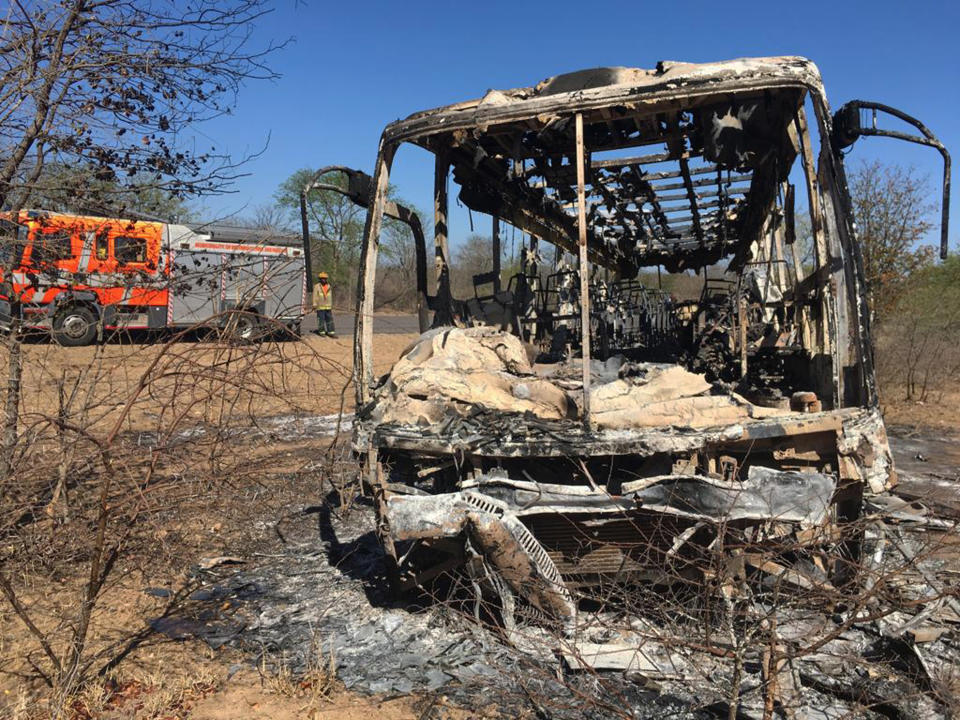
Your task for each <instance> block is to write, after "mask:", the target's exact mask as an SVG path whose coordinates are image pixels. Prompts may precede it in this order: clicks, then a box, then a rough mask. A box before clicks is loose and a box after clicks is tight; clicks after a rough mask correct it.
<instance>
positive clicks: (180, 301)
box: [168, 250, 222, 325]
mask: <svg viewBox="0 0 960 720" xmlns="http://www.w3.org/2000/svg"><path fill="white" fill-rule="evenodd" d="M221 257H222V256H221V255H220V254H218V253H208V252H194V251H192V250H178V251H176V252H175V253H174V255H173V267H172V268H171V273H170V290H169V292H170V310H169V314H168V324H170V325H193V324H195V323H198V322H203V321H205V320H209V319H210V318H211V317H212V316H214V315H216V314H217V312H219V310H220V275H221Z"/></svg>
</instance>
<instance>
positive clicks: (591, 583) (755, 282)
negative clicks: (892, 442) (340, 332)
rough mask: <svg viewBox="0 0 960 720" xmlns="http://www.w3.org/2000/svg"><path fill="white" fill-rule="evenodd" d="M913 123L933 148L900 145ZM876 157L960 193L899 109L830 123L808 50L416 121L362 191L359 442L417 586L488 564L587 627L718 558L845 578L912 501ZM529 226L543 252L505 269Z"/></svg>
mask: <svg viewBox="0 0 960 720" xmlns="http://www.w3.org/2000/svg"><path fill="white" fill-rule="evenodd" d="M890 115H893V116H895V117H896V118H898V119H899V121H902V122H905V123H907V124H908V126H912V128H914V129H915V130H916V132H913V131H911V132H903V131H897V130H884V129H881V128H880V126H879V124H878V122H877V119H878V118H879V117H883V118H884V119H885V121H887V118H888V116H890ZM870 116H872V121H870V120H869V117H870ZM865 118H866V119H867V121H866V122H863V121H864V120H865ZM862 135H888V136H894V137H900V138H902V139H906V140H910V141H913V142H918V143H921V144H924V145H928V146H931V147H934V148H936V149H938V150H940V151H941V153H942V154H943V156H944V160H945V180H946V181H947V182H946V183H945V187H944V193H945V195H946V193H947V191H948V188H949V156H948V155H947V153H946V150H944V149H943V146H942V145H941V144H940V143H939V142H938V141H937V140H936V138H934V137H933V136H932V135H931V134H930V133H929V131H928V130H927V129H926V128H925V127H923V126H922V125H921V124H920V123H919V122H917V121H916V120H914V119H913V118H911V117H910V116H908V115H905V114H904V113H901V112H899V111H897V110H894V109H893V108H888V107H886V106H882V105H878V104H875V103H865V102H855V103H852V104H850V105H847V106H844V107H843V108H841V109H840V110H839V111H838V112H837V113H836V114H832V113H831V111H830V108H829V105H828V103H827V98H826V95H825V93H824V88H823V84H822V82H821V79H820V74H819V71H818V70H817V68H816V66H815V65H814V64H813V63H812V62H810V61H809V60H806V59H803V58H798V57H773V58H756V59H740V60H733V61H729V62H717V63H707V64H688V63H667V62H664V63H660V64H659V65H658V66H657V67H656V68H654V69H649V70H645V69H638V68H620V67H616V68H601V69H595V70H588V71H583V72H575V73H570V74H567V75H560V76H556V77H552V78H548V79H547V80H544V81H542V82H540V83H539V84H537V85H535V86H531V87H524V88H518V89H513V90H491V91H489V92H487V94H486V95H484V96H483V97H482V98H480V99H478V100H471V101H467V102H463V103H459V104H456V105H451V106H448V107H441V108H438V109H435V110H429V111H425V112H420V113H416V114H414V115H411V116H410V117H408V118H407V119H405V120H400V121H398V122H395V123H393V124H391V125H389V126H388V127H387V128H386V129H385V130H384V132H383V135H382V138H381V141H380V147H379V153H378V156H377V164H376V168H375V173H374V175H373V177H372V179H371V180H370V187H369V188H368V191H366V192H358V193H356V196H357V197H358V198H360V199H361V201H362V202H364V203H366V204H367V205H368V216H367V220H366V227H365V235H364V244H363V256H362V261H361V268H360V282H359V296H358V300H357V317H358V323H357V329H356V336H355V361H356V362H355V373H356V393H357V398H356V400H357V407H358V408H359V410H358V414H357V418H356V422H355V425H354V439H353V441H354V443H355V449H356V451H357V452H358V453H359V454H360V455H361V456H362V457H363V459H364V461H365V462H364V477H365V479H366V482H367V483H368V484H369V485H370V486H371V488H372V489H373V491H374V498H375V500H376V503H375V504H376V511H377V514H378V523H379V531H380V536H381V539H382V541H383V543H384V546H385V548H386V551H387V554H388V556H389V558H390V562H391V570H392V575H393V579H394V581H395V582H396V583H398V584H399V586H400V587H401V588H403V587H407V588H410V587H416V586H427V585H428V584H430V583H433V582H436V580H437V579H438V578H442V577H449V576H450V575H451V574H456V573H457V572H460V571H463V570H470V569H471V568H473V570H470V571H471V572H473V573H474V577H478V575H477V573H476V572H475V570H476V567H477V566H478V565H479V566H482V567H483V568H484V571H483V573H481V575H482V576H483V583H482V584H483V586H484V587H485V588H486V590H485V591H486V592H488V593H490V594H492V595H494V596H496V597H498V598H499V601H500V605H501V607H502V608H504V609H505V610H509V609H510V608H517V607H525V608H527V609H528V610H529V611H530V612H532V613H534V614H535V615H537V616H538V617H541V618H549V619H551V620H553V621H556V622H560V623H562V624H569V623H570V622H572V620H573V618H574V616H575V614H576V612H577V604H578V601H579V598H582V597H584V596H589V595H590V593H591V592H593V590H591V589H596V588H601V587H602V588H607V589H609V588H610V587H613V586H622V585H625V584H636V583H656V584H664V583H673V582H688V581H691V580H697V579H700V580H703V579H704V578H705V577H706V576H707V575H708V574H709V573H711V572H712V573H714V574H715V573H716V567H717V566H716V563H715V562H713V561H712V560H711V557H712V555H713V554H714V553H716V552H717V548H727V549H730V548H734V549H735V552H736V554H737V556H738V558H739V564H738V567H739V568H740V571H739V572H740V573H741V574H744V573H746V574H749V575H758V576H763V575H764V574H771V573H772V574H777V573H780V574H781V575H782V574H783V573H787V572H789V573H791V577H793V578H794V580H795V581H796V583H798V584H800V585H806V586H810V587H813V586H816V585H817V584H818V583H820V584H829V583H833V584H834V586H836V585H837V584H838V583H840V582H841V581H842V580H843V576H844V573H846V572H848V571H849V568H850V567H852V566H853V565H854V562H852V561H855V560H856V559H857V554H858V553H859V552H860V550H859V544H858V535H857V532H855V531H854V530H853V528H854V527H855V526H856V523H855V521H856V519H857V518H858V517H859V516H860V514H861V507H862V501H863V498H864V495H865V494H868V493H882V492H884V491H885V490H887V489H889V488H890V487H891V485H892V484H894V483H895V482H896V475H895V472H894V467H893V462H892V458H891V454H890V450H889V447H888V443H887V439H886V434H885V429H884V425H883V421H882V418H881V415H880V413H879V410H878V403H877V389H876V383H875V378H874V365H873V353H872V346H871V337H870V317H869V311H868V305H867V288H866V287H865V283H864V273H863V264H862V257H861V249H860V247H859V245H858V242H857V237H856V233H855V224H854V218H853V217H852V211H851V202H850V197H849V193H848V189H847V181H846V179H845V176H844V165H843V156H842V153H841V151H842V150H844V149H845V148H847V147H849V146H850V145H851V144H852V143H853V142H854V141H855V140H856V139H857V138H858V137H860V136H862ZM408 144H410V145H413V146H416V147H418V148H420V149H421V150H425V151H427V152H428V153H430V155H431V157H432V161H433V170H434V172H433V173H432V174H433V180H434V193H433V206H434V209H435V217H434V219H433V220H434V222H433V227H434V243H433V253H432V255H433V258H434V262H432V263H431V267H430V268H429V272H428V268H427V266H426V256H427V252H426V248H425V247H423V244H424V240H423V238H422V234H421V235H418V236H417V237H418V244H419V245H420V247H418V253H417V254H418V256H419V257H420V263H419V267H418V273H417V283H418V291H419V295H420V298H421V305H422V306H423V307H425V308H426V309H427V310H428V312H426V313H422V315H421V317H422V318H424V322H423V326H422V327H421V331H422V332H423V335H422V336H421V338H420V340H419V341H418V342H417V343H416V344H415V345H413V346H412V347H411V348H410V349H409V350H408V351H407V352H405V353H404V354H403V355H402V357H401V358H400V359H399V360H398V361H397V362H396V364H395V365H394V366H393V368H392V370H391V372H390V373H389V374H388V375H386V376H384V377H381V378H377V377H375V376H374V372H373V367H374V365H373V358H372V353H373V342H372V339H373V326H372V323H373V317H374V315H373V309H374V289H375V287H376V283H377V267H378V262H377V260H378V245H379V238H380V235H381V229H382V228H383V227H384V222H385V218H389V217H398V212H397V208H396V206H395V204H394V203H391V201H390V200H389V198H388V187H389V183H390V180H391V172H392V171H393V170H395V168H394V165H395V163H394V158H395V156H396V155H397V153H398V150H400V149H401V148H403V147H404V146H405V145H408ZM420 154H421V155H422V154H423V153H422V152H421V153H420ZM451 180H452V183H451V182H450V181H451ZM451 196H454V197H455V199H456V201H457V202H458V203H460V204H462V206H464V207H466V208H467V209H469V211H470V212H471V213H473V214H475V217H476V216H479V215H487V216H490V218H491V219H492V227H493V228H494V231H493V232H492V234H491V245H492V253H493V268H494V270H493V272H492V273H486V274H483V273H481V274H480V275H478V276H477V277H476V278H475V280H476V288H477V289H476V291H475V292H474V293H473V294H472V296H471V297H453V293H452V292H451V280H450V277H451V275H450V242H449V238H448V234H449V232H450V231H449V227H450V223H449V218H448V214H449V212H450V209H451V204H452V203H451ZM946 207H947V204H946V202H945V203H944V226H943V228H942V231H943V241H944V242H943V252H945V250H946V242H945V241H946ZM801 215H805V216H807V217H808V218H809V232H808V233H802V232H801V231H800V228H799V224H800V223H799V222H798V218H799V217H800V216H801ZM507 229H511V231H513V232H520V233H522V235H521V237H522V238H523V243H524V248H523V249H524V253H523V260H522V262H521V264H520V266H519V268H517V269H515V271H514V272H512V273H510V277H501V274H502V273H501V269H500V266H499V262H498V260H499V256H500V254H501V253H500V249H499V247H498V243H499V241H500V238H501V237H502V235H503V233H505V232H506V231H507ZM431 276H432V277H431ZM656 277H660V278H661V281H660V282H654V281H652V280H651V278H656ZM671 277H672V278H678V277H682V278H685V279H686V280H687V281H688V283H687V284H688V285H689V283H690V282H696V283H698V284H697V286H696V287H697V288H698V292H697V293H696V294H695V296H694V297H686V298H683V297H677V296H676V295H675V294H672V293H671V292H669V291H667V290H665V289H664V288H665V287H667V285H668V284H664V282H663V279H664V278H666V279H669V278H671ZM428 280H429V282H428ZM481 288H484V290H483V291H481ZM710 568H712V570H711V569H710ZM714 580H716V578H714ZM717 585H721V586H722V585H723V583H722V582H715V584H714V586H717Z"/></svg>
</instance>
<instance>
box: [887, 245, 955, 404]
mask: <svg viewBox="0 0 960 720" xmlns="http://www.w3.org/2000/svg"><path fill="white" fill-rule="evenodd" d="M891 315H892V316H893V317H896V318H897V322H896V324H893V323H890V324H889V326H888V327H883V328H882V329H881V332H880V335H879V338H878V351H879V363H878V364H879V369H880V375H881V379H882V380H886V384H887V385H888V386H899V387H902V388H903V391H904V394H905V396H906V398H907V399H908V400H910V399H919V400H925V399H927V398H928V396H929V395H930V393H932V392H939V391H941V390H942V389H943V388H944V387H945V386H946V385H947V384H948V383H952V382H953V381H954V380H955V379H956V378H957V376H958V373H960V256H958V255H951V256H950V257H948V258H947V259H946V260H945V261H944V262H943V263H941V264H938V265H927V266H925V267H923V268H921V269H919V270H917V271H915V272H914V273H913V274H912V275H911V276H910V277H909V278H908V279H907V281H906V282H905V283H904V287H903V291H902V293H901V295H900V298H899V299H898V301H897V303H896V305H895V306H894V307H893V309H892V311H891Z"/></svg>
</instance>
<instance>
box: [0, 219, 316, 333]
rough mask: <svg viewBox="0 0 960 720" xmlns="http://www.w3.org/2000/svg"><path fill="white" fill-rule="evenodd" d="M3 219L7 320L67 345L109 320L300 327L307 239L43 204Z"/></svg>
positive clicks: (116, 323) (0, 281) (2, 309)
mask: <svg viewBox="0 0 960 720" xmlns="http://www.w3.org/2000/svg"><path fill="white" fill-rule="evenodd" d="M0 222H2V223H3V225H4V228H5V229H6V230H7V232H5V233H3V235H5V236H6V239H5V240H3V241H0V328H4V329H8V328H9V327H10V324H11V320H12V317H13V315H14V314H15V313H17V314H19V317H20V320H21V325H22V327H25V328H46V329H51V330H52V331H53V335H54V337H55V338H56V339H57V340H58V341H59V342H60V343H61V344H63V345H87V344H89V343H92V342H93V341H94V340H95V339H96V338H97V337H98V335H99V334H100V332H101V328H102V330H108V331H109V330H114V329H119V328H126V329H160V328H186V327H191V326H194V325H198V324H204V323H210V324H219V325H221V326H227V325H228V324H230V327H231V328H233V329H234V331H235V332H237V333H238V334H240V335H241V336H243V337H255V336H257V335H262V334H264V332H265V331H266V330H267V329H269V328H270V327H273V328H277V327H279V325H278V324H279V323H282V324H283V325H284V326H286V328H287V329H289V330H290V331H292V332H299V329H300V320H301V318H302V316H303V313H304V304H305V301H306V275H305V272H304V258H303V248H302V247H301V246H289V245H281V244H265V243H264V241H263V238H264V236H263V234H262V233H257V232H256V231H251V230H248V229H245V228H232V227H228V226H222V225H206V226H199V225H197V226H187V225H177V224H171V223H163V222H148V221H142V220H123V219H117V218H102V217H86V216H79V215H67V214H62V213H53V212H44V211H35V210H27V211H23V212H21V213H19V215H18V216H17V217H16V218H15V219H14V218H13V217H12V216H11V214H9V213H7V214H6V215H4V216H2V220H0ZM286 239H289V240H291V241H292V242H293V243H296V242H297V238H286ZM270 321H276V322H270Z"/></svg>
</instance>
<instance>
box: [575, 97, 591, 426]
mask: <svg viewBox="0 0 960 720" xmlns="http://www.w3.org/2000/svg"><path fill="white" fill-rule="evenodd" d="M585 152H586V150H585V148H584V145H583V115H582V114H581V113H577V231H578V234H579V245H580V343H581V347H582V353H581V357H582V358H583V426H584V428H585V429H587V430H589V429H590V292H589V283H590V263H589V260H587V199H586V192H585V190H584V184H585V182H586V179H585V177H586V168H585V161H586V158H585V157H584V154H585Z"/></svg>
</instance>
